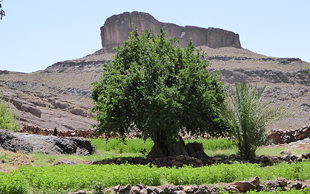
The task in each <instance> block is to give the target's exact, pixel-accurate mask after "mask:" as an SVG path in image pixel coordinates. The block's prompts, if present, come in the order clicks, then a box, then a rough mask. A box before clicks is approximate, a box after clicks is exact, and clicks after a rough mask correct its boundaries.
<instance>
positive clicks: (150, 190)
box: [145, 187, 153, 193]
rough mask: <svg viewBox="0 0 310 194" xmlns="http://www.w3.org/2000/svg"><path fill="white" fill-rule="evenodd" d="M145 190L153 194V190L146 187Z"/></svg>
mask: <svg viewBox="0 0 310 194" xmlns="http://www.w3.org/2000/svg"><path fill="white" fill-rule="evenodd" d="M145 189H146V190H147V192H148V193H152V192H153V189H152V188H151V187H146V188H145Z"/></svg>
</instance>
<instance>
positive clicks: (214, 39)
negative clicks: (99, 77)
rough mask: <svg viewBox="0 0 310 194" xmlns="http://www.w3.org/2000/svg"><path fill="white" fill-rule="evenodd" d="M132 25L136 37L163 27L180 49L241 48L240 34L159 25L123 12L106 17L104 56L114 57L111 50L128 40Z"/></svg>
mask: <svg viewBox="0 0 310 194" xmlns="http://www.w3.org/2000/svg"><path fill="white" fill-rule="evenodd" d="M132 24H135V26H136V27H137V28H138V33H139V34H141V32H142V31H144V30H145V29H153V30H154V33H159V29H158V28H156V27H160V28H164V27H166V30H167V36H168V37H176V38H178V39H180V45H181V46H182V47H185V46H186V45H187V44H188V43H189V41H190V40H192V41H193V43H194V45H195V46H203V45H204V46H208V47H211V48H217V47H235V48H241V44H240V40H239V34H235V33H234V32H231V31H227V30H223V29H219V28H200V27H195V26H185V27H182V26H178V25H176V24H171V23H163V22H160V21H158V20H156V19H155V18H154V17H153V16H152V15H150V14H148V13H143V12H131V13H130V12H124V13H122V14H119V15H113V16H111V17H109V18H108V19H107V20H106V21H105V23H104V26H102V27H101V28H100V30H101V41H102V47H103V49H104V50H105V51H106V52H109V53H111V52H113V53H114V52H115V51H114V50H113V48H114V47H115V46H120V45H121V43H122V42H123V41H125V40H127V39H128V32H130V31H132V30H134V27H133V26H132Z"/></svg>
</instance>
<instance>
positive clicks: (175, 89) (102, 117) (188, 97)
mask: <svg viewBox="0 0 310 194" xmlns="http://www.w3.org/2000/svg"><path fill="white" fill-rule="evenodd" d="M165 36H166V31H165V30H164V29H160V33H159V34H154V33H153V31H152V30H145V31H143V32H142V34H141V35H139V34H138V33H137V29H136V30H134V31H132V32H130V35H129V39H128V40H127V41H124V42H123V43H122V46H120V47H116V48H115V50H116V51H117V53H116V54H115V56H114V59H113V60H112V61H111V63H110V64H106V65H105V66H104V71H103V73H102V75H101V78H100V80H99V81H97V82H95V83H93V86H94V88H93V91H92V98H93V100H94V102H95V105H94V107H93V109H92V111H94V112H97V113H98V114H97V117H96V119H97V121H98V125H97V126H96V131H97V132H101V133H105V134H107V135H109V134H110V133H111V132H117V133H119V134H120V135H122V136H123V135H124V134H126V133H127V132H128V131H129V130H130V129H133V128H135V129H138V130H139V131H140V132H141V134H142V136H143V137H144V138H145V139H146V138H151V139H152V140H153V141H154V147H153V150H152V151H151V152H154V153H156V154H157V155H158V156H167V155H171V154H172V153H170V152H171V151H169V149H168V147H169V143H170V142H174V141H182V139H181V138H180V132H182V131H183V130H184V129H186V131H187V132H190V133H191V134H192V135H202V134H204V133H205V132H207V133H209V134H218V133H221V132H223V131H224V130H225V125H224V124H223V122H222V120H221V118H220V117H219V112H218V107H219V105H221V104H223V102H224V100H225V97H226V96H225V87H224V84H223V83H222V82H221V81H220V77H219V75H218V73H210V72H209V71H208V70H207V67H208V66H209V65H210V63H209V62H208V61H207V60H205V53H204V52H202V51H201V50H195V47H194V45H193V43H192V42H190V43H189V44H188V45H187V47H186V48H184V49H183V48H181V47H180V45H179V42H178V40H177V39H176V38H171V37H169V38H166V37H165ZM156 154H155V155H156Z"/></svg>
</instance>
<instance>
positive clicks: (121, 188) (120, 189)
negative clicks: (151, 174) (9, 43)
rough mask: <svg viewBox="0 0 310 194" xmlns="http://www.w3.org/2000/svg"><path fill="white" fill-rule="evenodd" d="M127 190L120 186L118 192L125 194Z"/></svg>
mask: <svg viewBox="0 0 310 194" xmlns="http://www.w3.org/2000/svg"><path fill="white" fill-rule="evenodd" d="M125 190H126V189H125V187H123V186H120V187H119V189H118V192H125Z"/></svg>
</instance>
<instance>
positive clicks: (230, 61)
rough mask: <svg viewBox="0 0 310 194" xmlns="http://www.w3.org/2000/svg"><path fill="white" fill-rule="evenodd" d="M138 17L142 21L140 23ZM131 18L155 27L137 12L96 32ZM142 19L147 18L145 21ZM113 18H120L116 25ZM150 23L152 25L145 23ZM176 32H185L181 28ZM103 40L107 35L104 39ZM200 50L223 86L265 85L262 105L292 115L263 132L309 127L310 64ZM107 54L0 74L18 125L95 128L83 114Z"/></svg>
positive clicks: (242, 52)
mask: <svg viewBox="0 0 310 194" xmlns="http://www.w3.org/2000/svg"><path fill="white" fill-rule="evenodd" d="M138 16H139V17H140V19H142V21H140V23H139V22H138V21H139V20H138V19H139V17H138ZM133 17H135V19H134V21H136V22H138V23H139V24H140V25H141V26H144V27H148V25H154V24H155V23H158V21H157V20H155V19H154V18H153V19H152V16H150V15H147V14H146V15H145V14H142V16H141V13H131V14H128V13H124V14H121V15H117V16H112V17H111V18H109V19H107V21H106V23H105V25H104V26H106V28H105V29H102V28H101V30H102V31H105V30H107V29H109V30H110V31H111V30H112V29H114V30H115V31H116V32H118V33H121V32H120V31H119V29H118V28H119V27H117V26H119V25H121V24H119V21H123V20H124V21H127V23H126V25H128V21H131V20H133ZM146 17H147V18H149V19H147V20H146ZM113 18H114V19H113ZM115 18H119V20H118V22H116V21H117V20H115ZM112 19H113V20H112ZM114 20H115V22H114V23H115V27H111V25H112V23H111V21H114ZM149 20H151V24H147V21H148V22H150V21H149ZM152 22H153V23H152ZM120 23H122V22H120ZM161 24H163V23H161ZM165 25H168V24H165ZM171 25H172V24H171ZM108 26H109V27H108ZM137 26H138V25H137ZM168 26H169V25H168ZM174 26H176V25H174ZM138 27H139V26H138ZM178 28H180V29H181V28H182V30H184V29H185V28H186V27H185V28H184V27H178ZM183 28H184V29H183ZM126 29H127V28H126ZM204 30H208V29H204ZM231 33H233V32H231ZM221 34H222V33H218V35H217V36H222V37H224V35H221ZM224 34H225V33H224ZM233 34H234V33H233ZM233 34H232V35H233ZM198 35H199V33H198ZM198 35H197V36H198ZM232 35H229V37H230V36H232ZM105 36H106V35H105ZM195 36H196V35H195ZM234 36H235V35H234ZM108 39H109V37H107V38H105V39H104V40H105V41H106V40H108ZM110 40H113V41H114V42H115V43H117V42H118V41H121V40H122V39H113V38H112V37H110ZM238 41H239V40H238ZM105 44H106V43H104V44H103V45H105ZM113 44H114V43H113ZM217 46H221V45H220V44H219V45H217ZM236 47H237V48H236ZM199 48H202V50H204V51H205V52H206V53H207V54H208V60H209V61H210V63H211V64H212V65H211V66H210V67H209V69H210V71H221V74H222V80H223V81H224V82H226V83H227V84H234V82H235V81H238V82H241V81H244V80H246V81H248V82H251V83H254V84H258V87H262V86H264V85H267V86H268V87H269V89H268V92H267V98H266V101H271V102H272V103H273V105H274V106H285V107H287V109H288V110H289V111H292V112H294V113H295V118H288V119H285V120H283V121H280V122H277V123H275V124H273V125H270V126H268V129H273V128H276V129H279V128H280V129H284V130H288V129H298V128H300V127H302V126H306V125H309V121H310V119H309V110H310V94H309V84H310V79H309V77H308V76H309V73H308V71H306V70H305V68H304V67H305V66H310V64H309V63H307V62H304V61H302V60H300V59H298V58H275V57H267V56H264V55H260V54H257V53H254V52H251V51H249V50H247V49H243V48H238V46H236V44H235V47H233V45H230V47H217V48H211V47H210V45H209V46H208V45H206V44H205V45H203V46H200V47H199ZM111 56H113V53H109V52H107V50H106V49H105V47H104V48H103V49H101V50H99V51H97V52H95V53H94V54H90V55H88V56H85V57H83V58H80V59H75V60H70V61H63V62H58V63H55V64H53V65H51V66H49V67H48V68H46V69H45V70H42V71H37V72H34V73H28V74H26V73H17V72H9V71H0V85H2V86H3V87H2V90H3V96H4V100H6V101H8V100H10V102H11V103H10V108H11V109H12V111H13V112H16V113H17V114H18V117H19V118H20V123H21V124H26V125H38V126H40V127H42V128H52V129H53V128H54V127H57V129H59V130H68V129H70V130H72V129H77V130H79V129H83V130H86V129H89V128H90V126H91V125H94V124H96V121H95V120H93V118H92V117H93V116H90V115H89V114H88V113H89V110H90V109H91V107H92V106H93V104H92V100H91V98H90V97H91V89H92V85H91V83H93V82H95V81H97V80H99V78H100V74H101V72H102V71H103V67H102V66H103V64H104V63H110V60H111Z"/></svg>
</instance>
